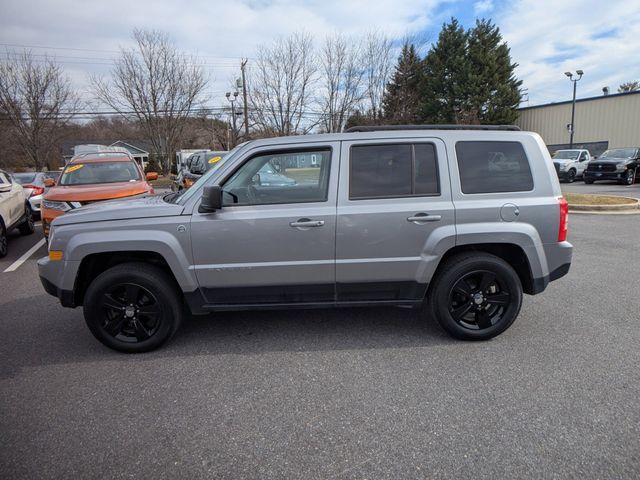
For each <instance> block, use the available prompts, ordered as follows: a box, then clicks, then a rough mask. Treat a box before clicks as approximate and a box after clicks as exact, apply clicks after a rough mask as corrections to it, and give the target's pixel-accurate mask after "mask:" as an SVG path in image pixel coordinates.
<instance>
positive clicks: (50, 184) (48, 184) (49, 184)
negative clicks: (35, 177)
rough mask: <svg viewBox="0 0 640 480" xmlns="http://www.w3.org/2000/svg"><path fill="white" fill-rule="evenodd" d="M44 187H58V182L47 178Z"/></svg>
mask: <svg viewBox="0 0 640 480" xmlns="http://www.w3.org/2000/svg"><path fill="white" fill-rule="evenodd" d="M44 186H45V187H55V186H56V181H55V180H54V179H53V178H45V179H44Z"/></svg>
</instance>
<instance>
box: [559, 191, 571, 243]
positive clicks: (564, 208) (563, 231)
mask: <svg viewBox="0 0 640 480" xmlns="http://www.w3.org/2000/svg"><path fill="white" fill-rule="evenodd" d="M558 202H559V204H560V226H559V228H558V241H559V242H564V241H566V240H567V231H568V229H569V203H568V202H567V200H566V198H564V197H560V198H559V199H558Z"/></svg>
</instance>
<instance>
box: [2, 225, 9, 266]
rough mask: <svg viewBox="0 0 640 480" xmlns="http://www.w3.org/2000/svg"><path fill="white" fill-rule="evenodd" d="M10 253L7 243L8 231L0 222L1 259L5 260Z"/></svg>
mask: <svg viewBox="0 0 640 480" xmlns="http://www.w3.org/2000/svg"><path fill="white" fill-rule="evenodd" d="M7 253H9V242H8V241H7V229H6V228H5V226H4V224H3V223H2V222H0V258H4V257H6V256H7Z"/></svg>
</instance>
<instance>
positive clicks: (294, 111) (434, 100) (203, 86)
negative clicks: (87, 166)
mask: <svg viewBox="0 0 640 480" xmlns="http://www.w3.org/2000/svg"><path fill="white" fill-rule="evenodd" d="M133 40H134V44H133V45H134V46H133V47H131V48H123V49H121V50H120V53H119V55H118V56H117V57H116V59H115V60H114V66H113V68H112V70H111V72H110V75H108V76H107V77H104V78H103V77H98V76H95V75H92V76H90V78H89V79H88V80H89V85H90V92H91V94H92V96H93V98H94V101H95V102H96V104H94V105H93V106H91V105H87V104H84V103H83V102H81V101H80V98H79V95H78V93H77V92H76V91H74V89H73V88H72V86H71V83H70V81H69V79H68V77H67V76H66V74H65V72H64V71H63V70H62V68H61V67H60V66H59V65H57V64H56V63H55V61H54V59H51V58H45V59H44V60H43V61H41V60H40V59H39V60H38V61H36V60H34V58H33V56H32V55H31V53H30V52H28V51H24V52H20V53H15V52H13V53H12V54H9V52H7V56H6V59H4V60H3V61H2V62H1V63H0V125H1V126H2V128H0V148H2V149H3V151H4V152H7V151H12V150H11V149H13V151H15V152H19V154H20V156H22V157H23V158H24V159H25V160H26V162H25V163H26V165H27V166H29V167H30V168H35V169H37V170H40V169H42V168H43V167H46V168H53V166H54V164H55V163H56V160H58V159H60V157H61V155H60V142H61V140H62V139H63V138H65V137H66V138H72V137H74V136H75V138H78V136H80V135H85V136H89V135H94V136H93V137H92V138H102V137H103V136H109V135H112V136H111V137H110V138H113V136H123V135H125V136H126V138H129V139H144V140H145V141H146V142H147V143H148V144H149V145H150V150H151V152H150V153H151V154H152V155H153V156H155V158H156V159H157V160H159V162H160V163H161V165H162V169H163V171H164V172H165V173H166V172H167V171H168V170H169V168H170V162H171V159H172V158H173V152H175V151H176V150H177V149H179V148H194V147H195V148H213V149H229V148H232V147H233V146H234V145H235V144H237V143H238V142H241V141H245V140H248V139H249V138H259V137H267V136H281V135H299V134H306V133H310V132H340V131H343V130H344V129H345V128H347V127H349V126H353V125H356V124H382V123H391V124H416V123H434V124H442V123H453V124H456V123H459V124H474V123H487V124H501V123H507V124H508V123H513V122H514V121H515V120H516V117H517V113H516V108H517V107H518V105H519V103H520V99H521V85H522V82H521V81H520V80H518V79H517V78H516V76H515V73H514V71H515V68H516V67H517V64H516V63H514V62H513V61H512V60H511V55H510V51H509V48H508V46H507V44H506V42H505V41H504V40H503V39H502V36H501V34H500V30H499V28H498V27H497V26H496V25H494V24H493V23H492V22H491V21H490V20H478V21H476V24H475V25H474V26H473V27H472V28H469V29H467V30H465V29H464V28H463V27H462V26H461V25H460V24H459V22H458V21H457V20H455V19H451V21H450V22H448V23H445V24H444V25H443V26H442V29H441V31H440V33H439V35H438V38H437V41H436V42H435V43H433V45H432V46H431V48H430V49H429V50H428V51H427V52H426V54H425V55H424V56H421V55H420V53H419V51H420V45H416V44H414V43H412V42H411V41H409V40H407V41H404V42H403V43H402V44H401V45H397V44H396V43H395V42H394V41H393V40H392V39H391V38H389V37H388V36H386V35H385V34H383V33H382V32H379V31H373V32H370V33H368V34H367V35H364V36H363V37H359V38H354V37H349V36H345V35H343V34H340V33H335V34H332V35H328V36H327V37H325V38H324V39H322V40H321V41H320V42H314V39H313V38H312V37H311V36H310V35H309V34H307V33H294V34H293V35H290V36H288V37H279V38H277V39H275V40H274V41H273V42H272V43H271V44H267V45H261V46H259V47H258V49H257V53H256V56H255V58H253V59H251V60H250V61H249V62H248V65H247V75H246V85H244V87H245V90H246V93H247V95H246V109H245V108H238V109H237V110H236V109H234V110H235V112H234V113H236V114H237V115H236V117H234V119H233V121H230V116H231V110H230V109H229V108H228V107H229V105H228V104H225V105H224V106H222V107H210V106H208V105H211V103H212V102H214V101H215V99H212V98H209V97H207V94H206V92H207V87H208V85H209V83H210V79H209V78H208V77H207V75H206V73H205V70H204V68H203V66H202V64H201V63H200V62H199V60H198V58H197V57H195V56H192V55H189V54H186V53H183V52H181V51H179V50H178V49H177V47H176V46H175V45H174V44H173V43H172V42H171V40H170V38H169V36H168V35H167V34H166V33H164V32H160V31H156V30H135V31H134V32H133ZM398 50H399V51H400V54H399V56H398V57H397V59H394V56H395V55H396V52H397V51H398ZM246 63H247V62H245V63H244V64H243V67H244V65H245V64H246ZM243 73H244V71H243ZM236 87H237V85H235V84H234V85H230V88H231V89H235V88H236ZM234 98H235V96H234ZM238 101H239V103H241V104H242V107H244V106H245V105H244V99H243V96H242V95H240V96H239V97H238ZM96 105H99V106H102V108H105V107H106V108H108V109H109V112H108V113H109V116H105V117H93V118H94V119H92V120H90V121H84V122H80V121H78V118H82V117H81V116H80V117H79V116H78V113H79V112H85V113H86V112H88V113H86V114H89V113H93V112H95V110H96ZM91 110H93V111H91ZM245 111H246V116H245V115H244V112H245ZM236 120H237V121H236ZM0 162H3V163H4V164H5V165H4V166H5V167H6V166H12V165H11V162H12V160H11V156H7V155H5V156H3V157H1V158H0Z"/></svg>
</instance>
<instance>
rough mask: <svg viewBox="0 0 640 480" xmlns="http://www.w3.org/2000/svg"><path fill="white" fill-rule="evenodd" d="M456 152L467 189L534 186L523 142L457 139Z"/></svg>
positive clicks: (504, 189) (489, 190) (483, 190)
mask: <svg viewBox="0 0 640 480" xmlns="http://www.w3.org/2000/svg"><path fill="white" fill-rule="evenodd" d="M456 156H457V159H458V170H459V171H460V185H461V188H462V192H463V193H469V194H473V193H502V192H528V191H531V190H533V177H532V175H531V168H530V166H529V160H528V159H527V155H526V154H525V152H524V148H523V147H522V144H521V143H520V142H486V141H484V142H483V141H478V142H471V141H469V142H467V141H464V142H457V143H456Z"/></svg>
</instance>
